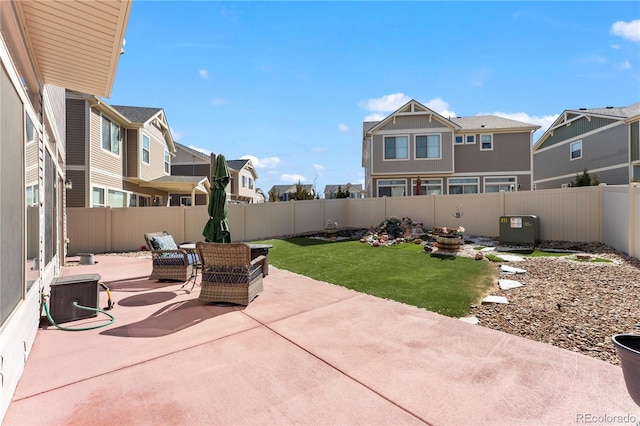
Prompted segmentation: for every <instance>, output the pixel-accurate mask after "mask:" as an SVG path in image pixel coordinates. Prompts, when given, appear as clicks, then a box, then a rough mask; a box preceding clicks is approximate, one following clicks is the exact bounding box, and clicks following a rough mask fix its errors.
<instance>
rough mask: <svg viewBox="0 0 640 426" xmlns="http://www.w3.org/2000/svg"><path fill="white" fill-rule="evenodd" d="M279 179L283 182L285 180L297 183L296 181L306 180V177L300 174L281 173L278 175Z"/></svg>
mask: <svg viewBox="0 0 640 426" xmlns="http://www.w3.org/2000/svg"><path fill="white" fill-rule="evenodd" d="M280 180H281V181H283V182H287V183H298V182H304V181H306V180H307V178H305V177H304V176H302V175H289V174H282V175H280Z"/></svg>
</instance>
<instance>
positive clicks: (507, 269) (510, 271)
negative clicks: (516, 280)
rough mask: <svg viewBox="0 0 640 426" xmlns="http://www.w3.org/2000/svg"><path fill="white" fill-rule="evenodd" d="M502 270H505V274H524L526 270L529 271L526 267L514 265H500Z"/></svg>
mask: <svg viewBox="0 0 640 426" xmlns="http://www.w3.org/2000/svg"><path fill="white" fill-rule="evenodd" d="M500 271H501V272H504V273H505V274H524V273H525V272H527V271H525V270H524V269H520V268H514V267H513V266H509V265H500Z"/></svg>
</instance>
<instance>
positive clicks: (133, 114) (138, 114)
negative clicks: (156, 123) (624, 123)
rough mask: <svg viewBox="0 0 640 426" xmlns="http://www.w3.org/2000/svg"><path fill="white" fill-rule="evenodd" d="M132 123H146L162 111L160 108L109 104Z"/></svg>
mask: <svg viewBox="0 0 640 426" xmlns="http://www.w3.org/2000/svg"><path fill="white" fill-rule="evenodd" d="M111 108H113V109H115V110H116V111H118V112H119V113H120V114H122V115H123V116H124V117H126V118H127V119H128V120H129V121H131V122H132V123H146V122H147V121H149V120H151V119H152V118H154V117H155V116H156V115H158V113H160V112H162V108H149V107H136V106H124V105H111Z"/></svg>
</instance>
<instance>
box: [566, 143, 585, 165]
mask: <svg viewBox="0 0 640 426" xmlns="http://www.w3.org/2000/svg"><path fill="white" fill-rule="evenodd" d="M576 143H579V144H580V156H579V157H575V158H573V155H571V154H573V149H571V147H572V146H573V144H576ZM583 149H584V144H583V143H582V139H578V140H577V141H573V142H571V143H570V144H569V160H570V161H573V160H579V159H581V158H582V152H583Z"/></svg>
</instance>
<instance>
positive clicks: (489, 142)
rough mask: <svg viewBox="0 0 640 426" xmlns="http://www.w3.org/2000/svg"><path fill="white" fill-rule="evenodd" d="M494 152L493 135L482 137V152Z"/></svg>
mask: <svg viewBox="0 0 640 426" xmlns="http://www.w3.org/2000/svg"><path fill="white" fill-rule="evenodd" d="M491 150H493V135H480V151H491Z"/></svg>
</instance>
